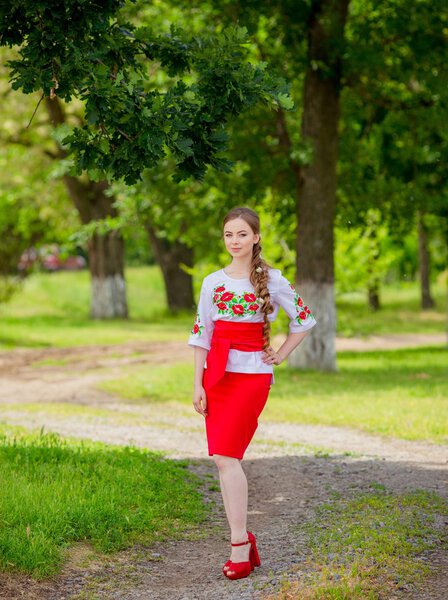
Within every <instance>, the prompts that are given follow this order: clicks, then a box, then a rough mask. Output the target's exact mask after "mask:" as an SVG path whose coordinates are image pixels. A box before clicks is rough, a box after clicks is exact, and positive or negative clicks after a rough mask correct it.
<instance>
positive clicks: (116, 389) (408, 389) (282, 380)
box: [101, 348, 448, 443]
mask: <svg viewBox="0 0 448 600" xmlns="http://www.w3.org/2000/svg"><path fill="white" fill-rule="evenodd" d="M338 364H339V372H337V373H317V372H312V371H305V372H297V371H292V370H290V369H288V368H287V367H286V366H284V365H281V366H280V367H279V368H278V370H277V371H276V382H275V384H274V385H273V386H272V388H271V394H270V397H269V401H268V404H267V406H266V409H265V411H264V413H263V419H266V420H273V421H288V422H291V423H311V424H324V425H337V426H348V427H356V428H359V429H362V430H364V431H368V432H371V433H376V434H385V435H390V436H394V437H398V438H403V439H409V440H419V439H420V440H430V441H433V442H437V443H447V442H448V378H447V376H446V375H447V367H446V365H447V352H446V350H444V349H443V348H419V349H406V350H389V351H385V352H365V353H356V352H353V353H351V352H344V353H341V354H340V355H339V358H338ZM192 381H193V367H192V365H191V364H184V363H181V364H177V365H170V366H160V367H158V368H157V369H148V367H136V368H135V367H134V368H131V369H129V370H128V371H127V373H126V375H124V376H122V377H120V378H116V379H112V380H110V381H106V382H104V383H103V384H102V385H101V387H102V388H103V389H105V390H106V391H108V392H111V393H114V394H116V395H118V396H121V397H123V398H126V399H128V400H134V401H139V402H145V403H160V402H179V403H182V404H185V405H186V404H190V403H191V391H192V390H191V387H192ZM179 382H182V384H181V385H180V384H179Z"/></svg>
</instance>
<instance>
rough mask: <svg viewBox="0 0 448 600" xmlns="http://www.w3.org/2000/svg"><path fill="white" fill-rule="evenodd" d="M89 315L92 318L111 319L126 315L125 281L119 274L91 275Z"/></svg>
mask: <svg viewBox="0 0 448 600" xmlns="http://www.w3.org/2000/svg"><path fill="white" fill-rule="evenodd" d="M91 289H92V295H91V305H90V316H91V317H92V318H93V319H113V318H123V319H126V318H127V316H128V307H127V301H126V283H125V279H124V277H123V276H122V275H120V274H115V275H108V276H106V277H92V286H91Z"/></svg>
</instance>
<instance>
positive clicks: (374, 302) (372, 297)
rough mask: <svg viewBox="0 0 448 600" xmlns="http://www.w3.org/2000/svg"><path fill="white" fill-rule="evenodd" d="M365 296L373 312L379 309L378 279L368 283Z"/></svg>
mask: <svg viewBox="0 0 448 600" xmlns="http://www.w3.org/2000/svg"><path fill="white" fill-rule="evenodd" d="M367 296H368V301H369V308H371V309H372V310H374V311H375V312H376V311H377V310H380V308H381V302H380V282H379V280H378V279H375V281H374V282H373V283H371V284H370V285H369V289H368V290H367Z"/></svg>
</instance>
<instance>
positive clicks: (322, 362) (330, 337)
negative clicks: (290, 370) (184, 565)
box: [288, 281, 337, 371]
mask: <svg viewBox="0 0 448 600" xmlns="http://www.w3.org/2000/svg"><path fill="white" fill-rule="evenodd" d="M296 289H297V290H298V291H299V293H300V296H301V297H302V298H303V301H304V302H305V304H308V306H309V307H310V309H311V312H312V313H313V315H314V318H315V319H316V321H317V325H315V326H314V327H313V329H312V330H311V331H310V333H309V334H308V335H307V337H306V338H305V339H304V340H303V342H302V343H301V344H300V345H299V346H298V348H296V349H295V350H294V352H292V353H291V354H290V355H289V357H288V365H289V366H290V367H294V368H297V369H317V370H319V371H336V370H337V366H336V345H335V336H336V307H335V302H334V285H333V284H330V283H319V282H315V281H306V282H305V281H301V282H300V283H299V284H298V285H297V288H296Z"/></svg>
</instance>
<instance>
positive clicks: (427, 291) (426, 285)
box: [418, 211, 434, 310]
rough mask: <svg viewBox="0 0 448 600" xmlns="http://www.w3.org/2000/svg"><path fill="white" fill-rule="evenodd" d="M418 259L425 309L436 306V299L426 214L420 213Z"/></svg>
mask: <svg viewBox="0 0 448 600" xmlns="http://www.w3.org/2000/svg"><path fill="white" fill-rule="evenodd" d="M418 260H419V267H420V269H419V271H420V301H421V307H422V309H423V310H427V309H429V308H434V299H433V298H432V296H431V287H430V261H431V256H430V254H429V248H428V230H427V228H426V224H425V215H424V214H423V213H422V212H420V211H419V213H418Z"/></svg>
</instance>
